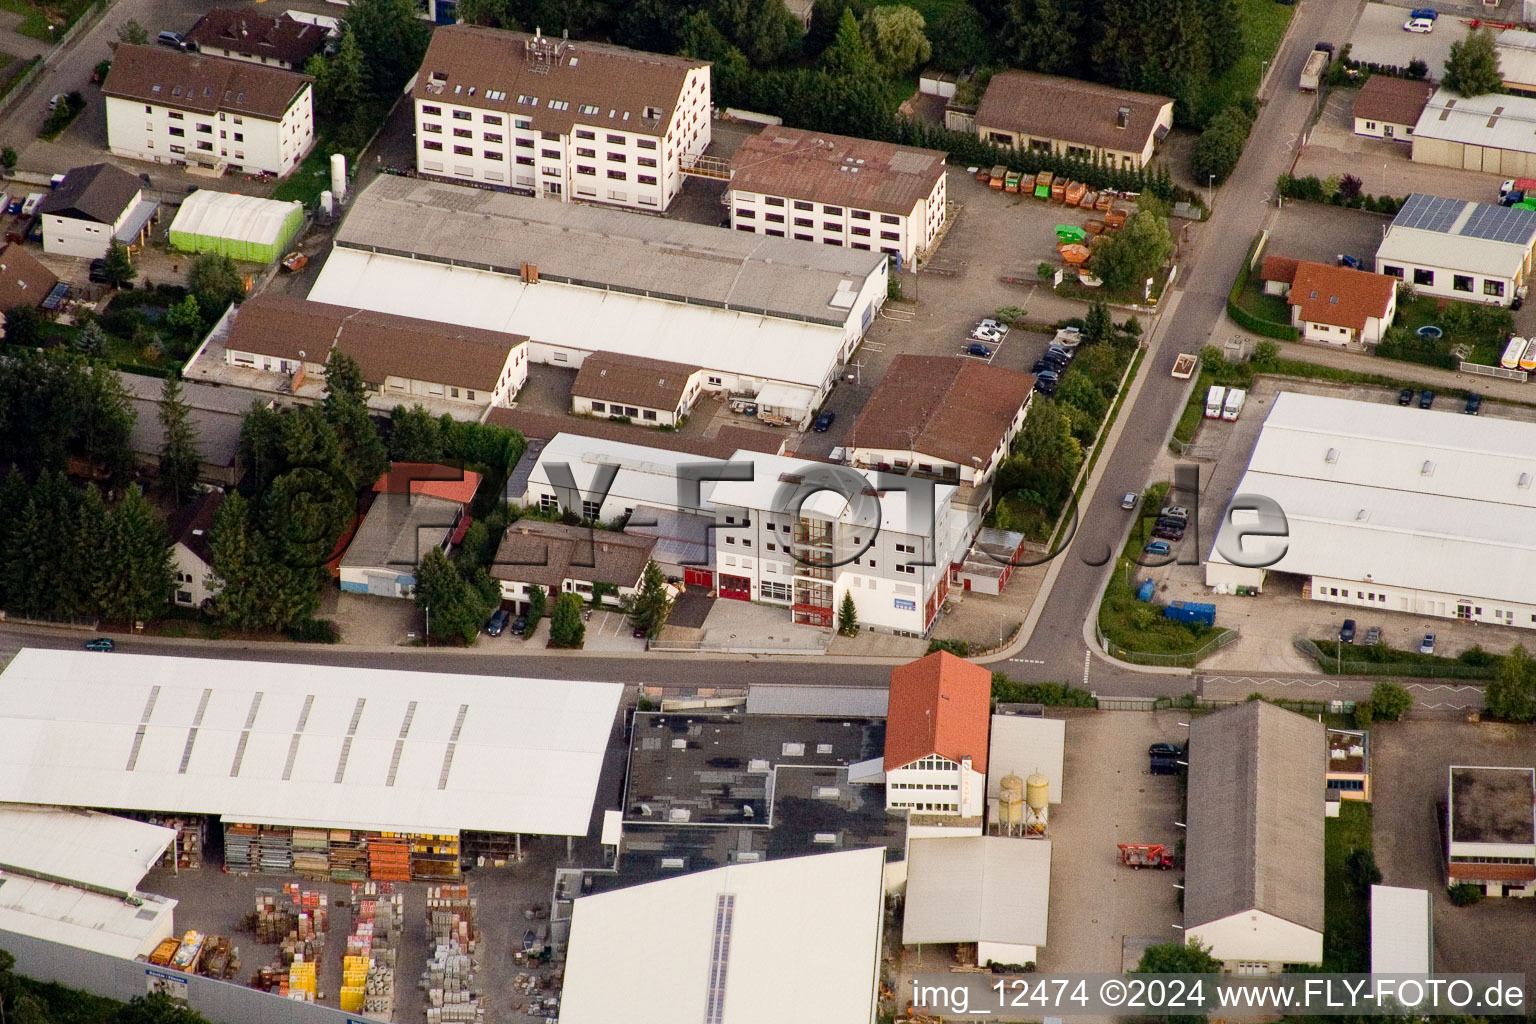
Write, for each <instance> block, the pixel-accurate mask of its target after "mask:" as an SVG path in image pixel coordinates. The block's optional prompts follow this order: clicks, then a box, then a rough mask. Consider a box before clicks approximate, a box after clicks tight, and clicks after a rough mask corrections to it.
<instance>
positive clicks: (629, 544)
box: [490, 519, 656, 588]
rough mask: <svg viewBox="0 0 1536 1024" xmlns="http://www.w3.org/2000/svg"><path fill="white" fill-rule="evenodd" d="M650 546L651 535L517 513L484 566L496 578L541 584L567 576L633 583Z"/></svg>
mask: <svg viewBox="0 0 1536 1024" xmlns="http://www.w3.org/2000/svg"><path fill="white" fill-rule="evenodd" d="M655 546H656V538H655V537H637V536H633V535H631V534H627V533H615V532H613V531H611V530H596V529H592V528H589V527H585V526H566V525H565V524H564V523H545V522H541V521H539V520H537V519H520V520H518V521H517V522H515V523H513V524H512V525H511V526H509V527H507V532H506V535H505V536H503V537H502V538H501V543H500V544H499V545H498V546H497V548H496V561H495V562H494V563H493V564H492V565H491V567H490V572H491V575H492V576H494V577H496V578H497V579H499V580H511V581H513V582H516V583H542V584H544V585H545V586H546V587H556V588H558V587H559V586H560V584H561V583H563V582H564V581H565V580H568V579H576V580H587V581H589V582H592V583H608V584H612V585H613V586H615V587H633V586H634V585H635V584H636V583H637V582H639V579H640V574H641V573H642V572H644V571H645V563H646V562H648V561H649V560H650V557H651V549H652V548H654V547H655Z"/></svg>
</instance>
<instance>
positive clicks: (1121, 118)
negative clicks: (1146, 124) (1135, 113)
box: [1115, 107, 1131, 128]
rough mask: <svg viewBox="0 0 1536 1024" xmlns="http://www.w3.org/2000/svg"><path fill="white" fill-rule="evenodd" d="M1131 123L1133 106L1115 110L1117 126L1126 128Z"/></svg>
mask: <svg viewBox="0 0 1536 1024" xmlns="http://www.w3.org/2000/svg"><path fill="white" fill-rule="evenodd" d="M1130 123H1131V108H1130V107H1121V108H1120V109H1119V110H1117V111H1115V127H1116V128H1125V127H1127V126H1129V125H1130Z"/></svg>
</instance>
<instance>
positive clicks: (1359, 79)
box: [1328, 43, 1429, 85]
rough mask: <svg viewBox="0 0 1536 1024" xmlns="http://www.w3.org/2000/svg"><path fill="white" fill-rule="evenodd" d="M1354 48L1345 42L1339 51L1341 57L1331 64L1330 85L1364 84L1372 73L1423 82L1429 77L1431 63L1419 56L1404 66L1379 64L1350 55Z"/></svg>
mask: <svg viewBox="0 0 1536 1024" xmlns="http://www.w3.org/2000/svg"><path fill="white" fill-rule="evenodd" d="M1353 48H1354V44H1352V43H1345V44H1344V48H1343V49H1342V50H1340V51H1339V59H1338V60H1336V61H1334V62H1333V63H1332V64H1331V65H1329V68H1328V84H1329V85H1364V84H1365V80H1366V79H1367V78H1369V77H1371V76H1372V75H1386V76H1387V77H1388V78H1407V79H1411V80H1412V81H1415V82H1422V81H1424V79H1426V78H1428V77H1429V65H1428V64H1427V63H1426V62H1424V61H1422V60H1420V59H1419V58H1418V57H1415V58H1413V60H1410V61H1409V62H1408V63H1407V64H1404V65H1402V66H1399V65H1397V64H1377V63H1376V62H1375V61H1369V60H1355V59H1353V58H1352V57H1350V55H1349V54H1350V51H1351V50H1352V49H1353Z"/></svg>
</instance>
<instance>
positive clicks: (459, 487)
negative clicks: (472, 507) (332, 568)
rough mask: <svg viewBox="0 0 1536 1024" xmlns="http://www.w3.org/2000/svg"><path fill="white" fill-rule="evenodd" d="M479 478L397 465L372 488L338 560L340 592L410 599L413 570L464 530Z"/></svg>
mask: <svg viewBox="0 0 1536 1024" xmlns="http://www.w3.org/2000/svg"><path fill="white" fill-rule="evenodd" d="M480 479H481V477H480V474H479V473H472V472H470V471H468V470H464V469H458V468H455V467H453V466H436V465H431V464H427V463H414V462H412V463H402V462H397V463H394V464H393V465H391V466H390V468H389V471H388V472H387V473H385V474H384V475H383V476H381V477H379V479H378V480H377V481H375V482H374V485H373V490H374V500H373V504H372V505H371V506H370V507H369V509H368V513H367V515H366V516H364V517H363V522H362V525H360V526H359V527H358V528H357V532H356V533H355V534H354V535H353V537H352V541H351V543H350V544H348V545H347V550H346V553H345V554H343V555H342V556H341V560H340V563H339V571H340V577H341V589H342V590H343V591H347V592H349V593H357V594H372V595H374V596H377V597H405V598H408V597H411V596H413V595H414V594H415V592H416V567H417V566H418V565H419V564H420V563H421V559H422V557H423V556H425V555H426V554H427V552H429V551H430V550H431V549H432V548H434V547H435V548H441V549H443V550H445V551H446V550H447V549H448V548H449V547H451V546H452V545H453V544H456V543H458V541H460V540H462V539H463V536H464V531H465V530H467V529H468V528H469V523H470V519H469V503H470V502H471V501H473V500H474V497H475V491H476V490H478V489H479V487H480Z"/></svg>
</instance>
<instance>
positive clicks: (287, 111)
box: [101, 43, 315, 176]
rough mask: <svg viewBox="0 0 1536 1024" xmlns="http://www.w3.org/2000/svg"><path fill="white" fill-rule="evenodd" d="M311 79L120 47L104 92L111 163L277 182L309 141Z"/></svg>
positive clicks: (149, 49) (305, 150) (196, 56)
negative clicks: (254, 174) (251, 175)
mask: <svg viewBox="0 0 1536 1024" xmlns="http://www.w3.org/2000/svg"><path fill="white" fill-rule="evenodd" d="M313 84H314V79H312V78H310V77H309V76H308V75H299V74H294V73H293V72H291V71H282V70H279V69H277V68H274V67H263V66H262V65H260V64H251V63H248V62H245V61H238V60H228V59H225V58H223V57H206V56H203V55H201V54H195V53H186V52H184V51H181V50H172V49H169V48H167V47H164V46H134V45H130V44H126V43H125V44H122V45H120V46H119V47H118V48H117V54H116V56H115V57H114V58H113V60H112V70H111V71H110V72H109V73H108V74H107V80H106V82H104V83H103V84H102V88H101V91H102V95H103V96H105V97H106V103H107V147H108V148H109V149H110V150H111V151H112V152H113V153H114V154H116V155H117V156H123V157H128V158H130V159H133V160H144V161H148V162H151V163H157V164H175V165H178V166H185V165H188V164H191V165H194V166H197V167H203V168H208V169H213V170H232V171H265V172H267V173H270V174H276V175H278V176H282V175H285V174H287V173H288V172H290V171H292V170H293V169H294V168H295V167H296V166H298V164H299V161H301V160H303V159H304V157H305V155H306V154H307V153H308V152H309V150H310V147H311V146H313V145H314V141H315V120H314V111H313V109H312V107H313V89H312V86H313Z"/></svg>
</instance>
